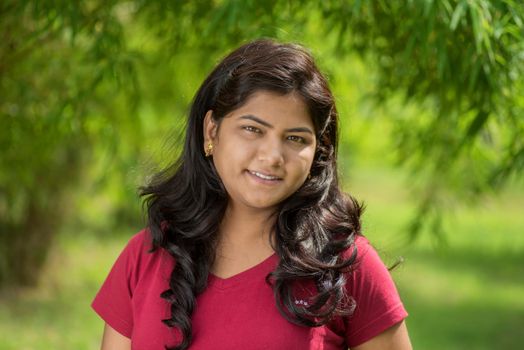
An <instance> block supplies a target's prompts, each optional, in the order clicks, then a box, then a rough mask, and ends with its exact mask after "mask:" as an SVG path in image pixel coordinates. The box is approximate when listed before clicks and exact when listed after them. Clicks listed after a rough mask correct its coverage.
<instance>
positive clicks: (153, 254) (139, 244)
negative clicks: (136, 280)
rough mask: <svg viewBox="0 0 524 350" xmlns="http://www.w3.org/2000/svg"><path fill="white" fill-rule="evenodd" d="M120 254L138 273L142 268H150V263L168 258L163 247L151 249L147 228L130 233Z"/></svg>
mask: <svg viewBox="0 0 524 350" xmlns="http://www.w3.org/2000/svg"><path fill="white" fill-rule="evenodd" d="M121 255H122V256H124V257H125V260H126V261H127V262H128V263H127V265H128V268H130V269H133V270H135V273H138V274H140V272H141V271H142V270H144V269H147V268H151V267H152V265H155V264H157V263H159V262H162V261H164V260H166V259H169V254H167V252H166V251H165V250H164V249H162V248H157V249H153V240H152V236H151V232H150V230H149V229H148V228H143V229H142V230H140V231H139V232H137V233H135V234H134V235H132V236H131V238H129V240H128V242H127V244H126V246H125V247H124V249H123V251H122V253H121Z"/></svg>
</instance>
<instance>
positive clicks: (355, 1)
mask: <svg viewBox="0 0 524 350" xmlns="http://www.w3.org/2000/svg"><path fill="white" fill-rule="evenodd" d="M259 37H271V38H276V39H278V40H282V41H291V42H298V43H301V44H303V45H305V46H306V47H307V48H309V49H310V50H311V52H312V53H313V55H314V56H315V57H316V59H317V63H318V65H319V66H320V67H321V69H322V70H323V71H324V72H325V73H326V75H327V76H328V78H329V81H330V84H331V87H332V89H333V91H334V94H335V97H336V100H337V106H338V109H339V114H340V119H341V133H340V135H341V136H340V149H339V166H340V173H341V177H342V180H343V185H344V189H345V190H346V191H348V192H350V193H351V194H352V195H354V196H355V197H357V198H358V199H359V200H361V201H363V202H364V203H365V204H366V207H367V209H366V212H365V214H364V216H363V223H364V224H363V225H364V233H365V234H366V235H367V236H368V237H369V239H370V240H371V241H372V243H373V244H374V246H375V247H376V248H377V249H378V250H379V252H380V254H381V256H382V258H383V260H384V261H385V262H386V263H387V264H388V265H394V264H396V263H397V262H399V261H401V264H400V265H399V266H397V267H396V268H395V269H393V271H392V275H393V277H394V279H395V281H396V283H397V286H398V288H399V291H400V294H401V296H402V298H403V300H404V302H405V304H406V307H407V309H408V311H409V313H410V316H409V318H408V320H407V323H408V328H409V331H410V335H411V338H412V342H413V344H414V347H415V348H417V349H429V350H431V349H492V348H495V347H500V348H504V349H520V348H521V346H522V342H523V340H524V338H523V334H524V182H523V176H522V174H523V167H524V120H523V116H524V113H523V112H524V72H523V71H524V5H523V3H522V1H520V0H494V1H484V0H439V1H437V0H426V1H422V0H421V1H416V0H395V1H379V0H367V1H366V0H360V1H359V0H346V1H342V0H340V1H334V0H325V1H299V0H297V1H291V0H288V1H282V0H260V1H255V0H246V1H233V0H215V1H210V0H195V1H175V0H172V1H168V0H152V1H146V0H129V1H120V0H105V1H100V0H86V1H78V0H67V1H66V0H63V1H58V0H55V1H23V0H4V1H2V2H1V3H0V349H2V350H7V349H97V348H98V347H99V343H100V335H101V331H102V327H103V323H102V321H101V320H100V319H99V318H98V317H97V316H96V315H95V313H94V312H92V311H91V309H90V307H89V304H90V302H91V300H92V298H93V297H94V295H95V293H96V291H97V290H98V288H99V286H100V284H101V283H102V281H103V279H104V278H105V276H106V274H107V273H108V271H109V269H110V267H111V265H112V263H113V262H114V260H115V258H116V257H117V255H118V253H119V252H120V250H121V249H122V248H123V246H124V245H125V243H126V242H127V240H128V239H129V237H130V236H131V235H132V234H134V233H135V232H137V231H138V230H140V229H141V228H142V227H143V226H144V224H145V219H144V215H143V213H142V211H141V202H140V199H139V197H138V195H137V193H138V191H137V188H138V187H139V186H140V185H141V184H144V183H145V182H146V181H147V179H148V176H150V175H151V174H153V173H154V172H155V171H157V170H159V169H161V168H162V167H163V166H165V165H167V164H169V163H170V162H172V161H173V160H174V159H175V157H176V155H177V154H178V151H179V149H180V142H181V137H182V136H181V135H182V130H183V128H184V123H185V118H186V115H187V111H188V107H189V104H190V102H191V99H192V97H193V95H194V93H195V92H196V90H197V88H198V86H199V84H200V83H201V82H202V80H203V79H204V78H205V76H206V75H207V74H208V73H209V72H210V70H211V69H212V68H213V66H214V65H215V64H216V63H217V62H218V61H219V60H220V58H221V57H223V55H224V54H226V53H227V52H228V51H229V50H231V49H232V48H235V47H237V46H239V45H240V44H242V43H245V42H246V41H248V40H250V39H254V38H259Z"/></svg>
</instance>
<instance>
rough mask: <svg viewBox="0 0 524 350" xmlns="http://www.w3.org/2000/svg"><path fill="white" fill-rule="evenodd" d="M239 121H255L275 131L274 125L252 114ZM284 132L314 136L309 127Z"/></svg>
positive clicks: (241, 117) (242, 117)
mask: <svg viewBox="0 0 524 350" xmlns="http://www.w3.org/2000/svg"><path fill="white" fill-rule="evenodd" d="M239 119H249V120H252V121H254V122H256V123H259V124H261V125H264V126H266V127H268V128H270V129H273V125H271V124H269V123H268V122H266V121H265V120H262V119H260V118H259V117H256V116H254V115H252V114H247V115H243V116H240V117H239ZM284 131H286V132H307V133H309V134H311V135H314V133H313V131H312V130H311V129H310V128H308V127H298V128H291V129H286V130H284Z"/></svg>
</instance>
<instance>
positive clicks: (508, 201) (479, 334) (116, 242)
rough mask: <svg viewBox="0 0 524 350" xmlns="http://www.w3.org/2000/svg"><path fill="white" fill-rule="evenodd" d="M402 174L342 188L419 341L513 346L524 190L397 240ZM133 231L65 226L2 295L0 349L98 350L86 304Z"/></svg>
mask: <svg viewBox="0 0 524 350" xmlns="http://www.w3.org/2000/svg"><path fill="white" fill-rule="evenodd" d="M403 184H404V182H402V177H401V176H400V175H399V174H398V173H395V172H393V171H389V170H388V171H384V170H383V169H380V170H375V169H368V170H364V171H360V172H359V174H357V175H355V176H354V177H353V178H351V179H350V181H349V184H348V185H347V186H346V189H347V190H350V191H351V192H352V193H353V194H355V196H356V197H357V198H359V199H363V200H365V202H366V204H367V209H366V212H365V215H364V217H363V219H364V232H365V234H366V235H367V236H368V237H369V238H370V240H371V241H372V242H373V244H374V245H375V247H376V248H377V249H378V250H379V252H380V253H381V255H382V257H383V259H384V260H385V262H386V263H387V264H391V263H393V262H394V261H395V260H396V259H397V258H398V257H399V256H402V257H403V258H404V263H403V264H402V265H400V266H399V267H397V268H396V269H395V270H394V271H393V272H392V274H393V277H394V279H395V280H396V282H397V285H398V288H399V291H400V293H401V295H402V298H403V300H404V302H405V304H406V307H407V309H408V312H409V313H410V316H409V318H408V321H407V322H408V327H409V331H410V334H411V338H412V342H413V344H414V348H416V349H426V350H433V349H435V350H436V349H439V350H440V349H446V350H452V349H468V350H474V349H493V348H503V349H519V348H521V346H522V334H523V333H522V330H524V217H523V216H522V215H521V214H520V212H521V211H522V209H523V208H524V190H522V189H517V190H515V191H511V192H508V193H505V194H502V195H501V197H500V198H497V199H492V200H486V201H483V204H482V205H481V206H478V207H477V208H474V209H465V208H458V209H457V210H456V212H455V213H454V215H453V218H449V219H448V220H447V221H446V225H445V227H446V229H447V231H448V232H447V238H448V247H447V248H442V247H441V248H438V247H435V245H434V244H433V241H432V240H431V238H430V236H429V235H428V234H427V233H425V234H423V236H422V237H421V239H420V240H418V241H417V242H415V244H412V245H410V246H406V245H404V244H402V242H403V240H404V238H405V230H403V228H404V227H405V224H406V222H407V220H408V218H409V217H410V215H411V214H412V212H413V205H412V204H410V202H409V201H408V199H407V198H408V196H407V193H406V191H404V190H403V188H404V185H403ZM132 233H133V232H124V233H123V232H119V233H118V234H117V235H111V234H112V233H111V232H108V233H107V237H101V236H100V235H93V234H90V233H89V232H82V233H72V232H70V233H68V234H67V235H63V236H61V237H60V239H59V240H58V242H57V247H56V249H55V251H54V253H53V254H52V259H51V261H50V264H49V266H48V268H47V270H46V272H45V274H44V275H43V276H42V283H41V287H39V288H38V289H34V290H25V291H18V292H16V293H14V292H9V291H6V292H3V293H2V294H1V295H0V335H1V336H0V349H1V350H7V349H46V350H48V349H76V350H81V349H98V347H99V341H100V335H101V330H102V322H101V320H100V319H99V318H98V316H97V315H95V313H94V312H92V311H91V309H90V307H89V304H90V302H91V300H92V298H93V296H94V294H95V293H96V291H97V289H98V287H99V286H100V283H101V282H102V280H103V279H104V278H105V276H106V274H107V272H108V270H109V268H110V267H111V265H112V263H113V261H114V260H115V258H116V256H117V255H118V253H119V251H120V250H121V249H122V247H123V245H124V244H125V242H126V241H127V237H128V236H130V235H131V234H132Z"/></svg>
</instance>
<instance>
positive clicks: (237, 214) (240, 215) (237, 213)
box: [217, 206, 275, 255]
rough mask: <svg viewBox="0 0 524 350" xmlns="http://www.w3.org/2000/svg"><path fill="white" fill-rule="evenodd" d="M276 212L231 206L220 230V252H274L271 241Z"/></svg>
mask: <svg viewBox="0 0 524 350" xmlns="http://www.w3.org/2000/svg"><path fill="white" fill-rule="evenodd" d="M273 213H274V210H267V211H261V210H252V209H250V208H238V207H232V206H229V207H228V208H227V209H226V212H225V214H224V218H223V219H222V222H221V224H220V228H219V242H218V247H217V248H218V252H217V253H219V254H220V255H224V254H225V255H231V254H233V255H236V254H237V253H238V252H242V251H244V252H245V251H249V250H257V251H260V252H262V253H264V252H265V253H268V252H270V251H272V250H273V249H272V247H271V243H270V241H269V238H270V232H271V229H272V228H273V224H274V222H275V216H274V215H272V214H273Z"/></svg>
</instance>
